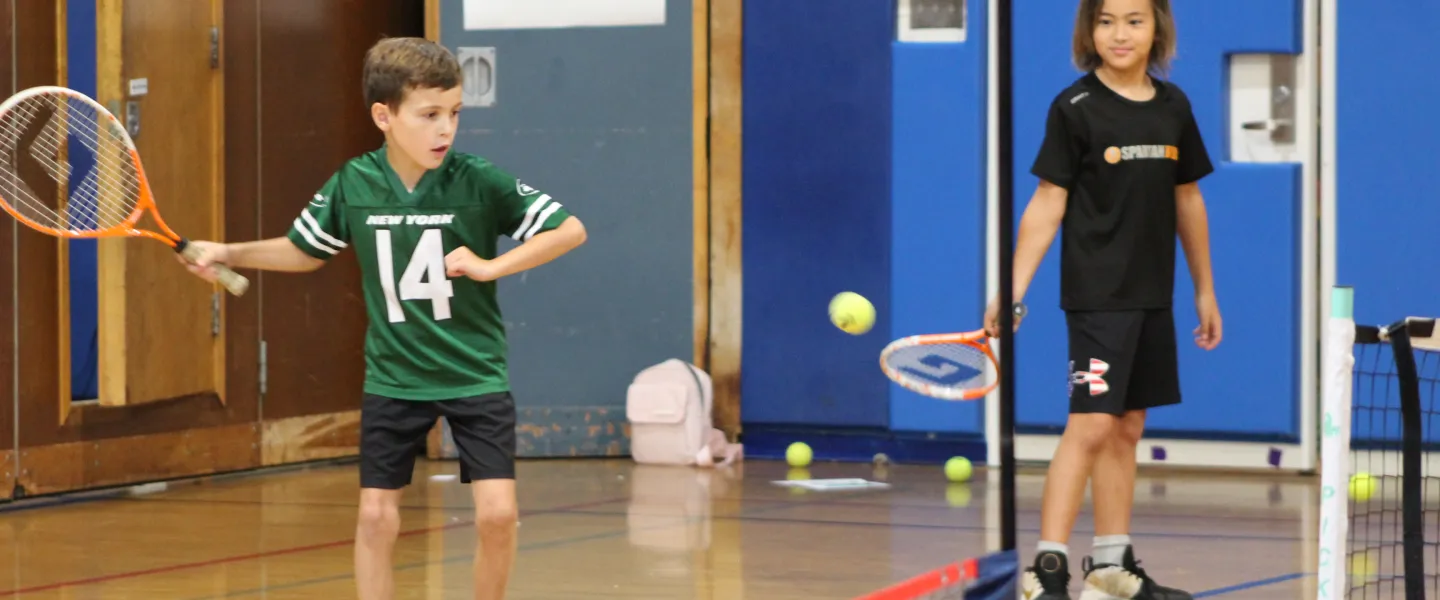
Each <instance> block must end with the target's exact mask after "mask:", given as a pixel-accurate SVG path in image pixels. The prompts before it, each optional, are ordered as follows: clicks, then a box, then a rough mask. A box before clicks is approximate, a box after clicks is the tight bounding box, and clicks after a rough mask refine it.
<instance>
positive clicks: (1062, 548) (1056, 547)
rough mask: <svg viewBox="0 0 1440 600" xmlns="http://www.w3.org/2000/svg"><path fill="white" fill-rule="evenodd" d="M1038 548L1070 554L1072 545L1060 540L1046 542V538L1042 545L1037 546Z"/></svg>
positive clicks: (1043, 550)
mask: <svg viewBox="0 0 1440 600" xmlns="http://www.w3.org/2000/svg"><path fill="white" fill-rule="evenodd" d="M1036 550H1037V551H1039V552H1059V553H1060V554H1064V555H1066V556H1069V555H1070V547H1069V546H1067V545H1065V544H1061V543H1059V542H1046V541H1044V540H1041V542H1040V545H1039V546H1038V547H1037V548H1036Z"/></svg>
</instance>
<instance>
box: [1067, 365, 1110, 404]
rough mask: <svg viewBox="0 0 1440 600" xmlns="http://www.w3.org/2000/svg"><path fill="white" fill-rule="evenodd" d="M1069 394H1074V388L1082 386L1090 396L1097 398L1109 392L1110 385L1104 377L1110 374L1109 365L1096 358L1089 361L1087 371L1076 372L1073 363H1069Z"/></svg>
mask: <svg viewBox="0 0 1440 600" xmlns="http://www.w3.org/2000/svg"><path fill="white" fill-rule="evenodd" d="M1070 371H1071V373H1070V387H1069V391H1070V393H1072V394H1073V393H1075V386H1077V385H1083V386H1086V388H1087V389H1088V390H1089V391H1090V395H1091V396H1099V395H1101V394H1104V393H1106V392H1108V391H1110V384H1109V383H1107V382H1106V381H1105V377H1104V375H1105V374H1106V373H1108V372H1110V363H1107V362H1105V361H1103V360H1100V359H1098V358H1092V359H1090V370H1089V371H1076V370H1075V361H1073V360H1072V361H1070Z"/></svg>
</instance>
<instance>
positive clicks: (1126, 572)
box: [1080, 548, 1194, 600]
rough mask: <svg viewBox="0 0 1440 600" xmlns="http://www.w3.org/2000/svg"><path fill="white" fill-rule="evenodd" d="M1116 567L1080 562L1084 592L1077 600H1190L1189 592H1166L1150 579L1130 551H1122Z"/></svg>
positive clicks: (1166, 588) (1192, 598) (1191, 599)
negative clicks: (1083, 572)
mask: <svg viewBox="0 0 1440 600" xmlns="http://www.w3.org/2000/svg"><path fill="white" fill-rule="evenodd" d="M1120 562H1121V564H1119V565H1095V564H1091V560H1090V558H1089V557H1086V558H1085V560H1084V561H1082V562H1081V567H1082V568H1083V569H1084V571H1085V591H1084V592H1082V593H1081V594H1080V600H1194V597H1193V596H1191V595H1190V593H1189V592H1186V591H1182V590H1177V589H1174V588H1168V587H1165V586H1163V585H1160V584H1158V583H1155V580H1154V579H1151V578H1150V576H1149V575H1146V574H1145V569H1141V568H1140V561H1137V560H1135V554H1134V550H1133V549H1132V548H1126V549H1125V558H1124V560H1122V561H1120Z"/></svg>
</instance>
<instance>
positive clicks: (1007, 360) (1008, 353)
mask: <svg viewBox="0 0 1440 600" xmlns="http://www.w3.org/2000/svg"><path fill="white" fill-rule="evenodd" d="M1010 17H1011V4H1010V0H996V3H995V23H996V33H995V49H996V53H995V58H996V65H995V69H996V82H995V84H996V87H997V88H998V89H997V93H996V94H995V97H996V99H997V107H996V108H997V112H998V113H999V114H998V115H997V119H996V127H998V128H999V131H997V132H996V134H997V137H998V140H999V144H998V148H997V149H996V154H997V156H995V157H993V158H994V159H995V160H996V161H998V162H997V166H998V168H997V169H996V171H997V172H996V177H999V178H1000V180H999V181H998V182H996V183H997V184H998V186H997V187H998V189H999V196H1000V197H999V207H998V210H997V211H998V213H999V214H998V215H997V217H998V219H997V220H998V221H999V227H1000V239H999V242H1000V245H999V246H1000V247H999V252H1000V307H1001V310H1000V381H999V384H1000V419H999V420H1000V540H1001V550H1014V549H1015V548H1016V541H1015V535H1016V533H1015V335H1014V317H1015V313H1014V311H1013V310H1011V307H1013V306H1015V293H1014V272H1013V264H1014V257H1015V243H1014V238H1015V234H1014V232H1015V226H1014V222H1015V214H1014V213H1015V198H1014V183H1015V176H1014V151H1013V150H1012V147H1013V145H1014V142H1013V139H1012V138H1013V137H1014V131H1013V126H1012V124H1011V123H1012V121H1011V118H1012V112H1013V108H1012V103H1011V98H1010V95H1011V88H1012V85H1011V76H1010V74H1011V71H1012V68H1011V56H1010V55H1011V46H1012V44H1011V41H1010V37H1011V26H1010V23H1011V18H1010Z"/></svg>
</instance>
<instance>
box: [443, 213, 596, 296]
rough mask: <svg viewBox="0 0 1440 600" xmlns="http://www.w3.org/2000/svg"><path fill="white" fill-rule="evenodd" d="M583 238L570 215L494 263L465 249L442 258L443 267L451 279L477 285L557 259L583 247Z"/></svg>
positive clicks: (578, 223) (577, 224)
mask: <svg viewBox="0 0 1440 600" xmlns="http://www.w3.org/2000/svg"><path fill="white" fill-rule="evenodd" d="M585 237H586V234H585V225H584V224H582V223H581V222H580V219H578V218H576V217H574V216H573V215H572V216H568V217H566V218H565V220H564V221H562V222H561V223H560V225H559V226H558V227H556V228H554V229H550V230H546V231H542V232H540V233H537V234H535V235H534V236H533V237H531V238H530V239H529V240H526V241H525V243H523V244H520V245H519V246H516V247H514V248H511V249H510V251H509V252H506V253H504V254H501V255H500V256H497V257H495V259H494V260H485V259H482V258H480V257H478V256H475V255H474V254H473V253H472V252H470V250H469V249H468V248H463V247H462V248H456V249H455V250H454V251H452V252H451V253H450V255H449V256H446V257H445V267H446V270H447V271H449V273H448V274H449V275H450V276H452V277H453V276H457V275H464V276H466V277H469V278H471V279H475V280H478V281H493V280H496V279H500V278H501V277H508V276H510V275H514V274H516V273H519V272H522V271H527V270H530V269H533V268H535V267H538V266H540V265H543V264H545V263H548V262H550V261H552V260H555V259H557V258H560V257H561V256H563V255H564V254H565V253H566V252H569V251H571V250H574V249H575V248H576V247H578V246H580V244H583V243H585Z"/></svg>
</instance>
